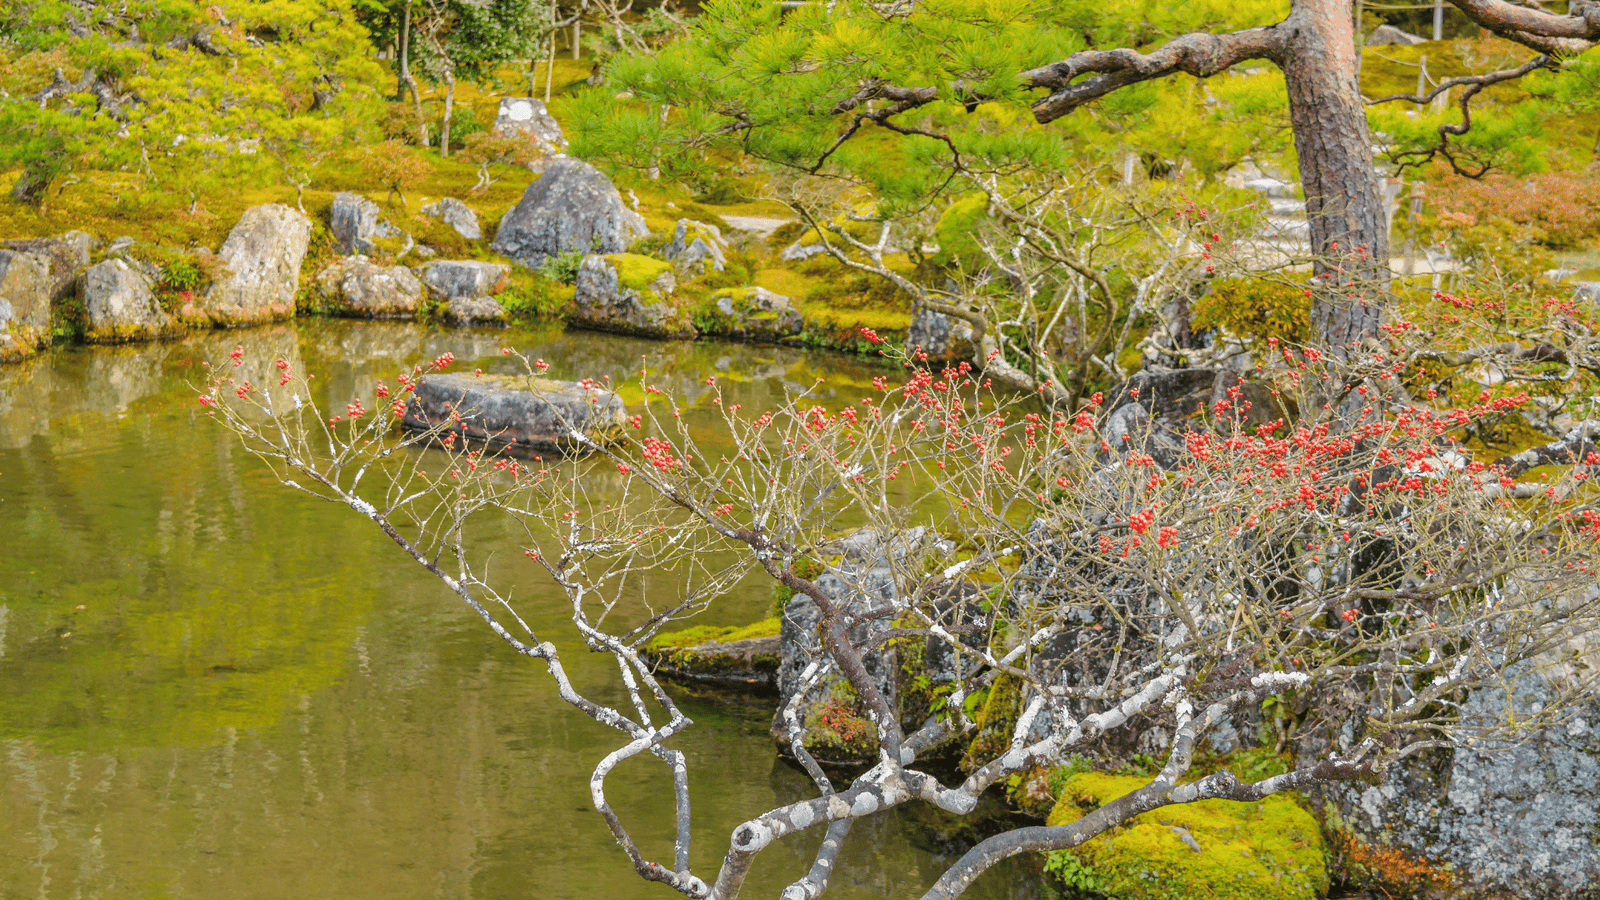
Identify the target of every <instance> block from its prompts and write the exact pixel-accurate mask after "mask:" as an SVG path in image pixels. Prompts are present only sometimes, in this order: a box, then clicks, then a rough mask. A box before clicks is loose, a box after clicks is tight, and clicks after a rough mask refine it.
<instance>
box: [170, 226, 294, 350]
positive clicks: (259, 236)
mask: <svg viewBox="0 0 1600 900" xmlns="http://www.w3.org/2000/svg"><path fill="white" fill-rule="evenodd" d="M310 240H311V220H310V219H308V218H306V217H305V215H304V214H303V213H301V212H299V211H298V210H296V209H293V208H292V207H288V206H284V205H283V204H281V203H265V204H262V205H260V206H252V207H250V208H249V209H247V210H245V212H244V215H243V216H241V217H240V218H239V224H237V225H235V226H234V227H233V231H232V232H230V233H229V234H228V239H227V240H226V241H224V242H223V244H222V249H221V250H220V251H218V253H217V256H218V257H219V258H220V259H221V261H222V263H223V265H224V267H225V268H226V271H227V274H225V275H223V276H222V277H219V278H217V279H216V280H215V281H213V282H212V283H211V285H210V286H209V287H207V288H206V290H205V293H204V294H202V295H201V296H200V297H199V298H198V299H196V300H195V301H193V302H190V303H186V304H184V305H183V308H182V309H180V310H179V313H178V314H179V317H180V318H182V319H183V320H184V321H185V322H189V323H195V324H210V325H216V326H220V327H229V326H235V325H249V324H254V323H257V322H269V321H276V320H280V319H288V318H292V317H293V316H294V296H295V292H296V291H297V290H298V289H299V286H300V264H301V262H303V261H304V260H305V256H306V245H307V243H308V242H309V241H310Z"/></svg>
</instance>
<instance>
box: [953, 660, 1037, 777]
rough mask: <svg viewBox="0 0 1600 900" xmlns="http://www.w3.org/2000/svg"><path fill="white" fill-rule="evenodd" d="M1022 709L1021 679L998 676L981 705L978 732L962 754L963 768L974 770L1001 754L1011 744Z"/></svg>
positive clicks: (977, 722) (964, 769) (967, 770)
mask: <svg viewBox="0 0 1600 900" xmlns="http://www.w3.org/2000/svg"><path fill="white" fill-rule="evenodd" d="M1021 711H1022V683H1021V682H1020V681H1019V680H1017V679H1016V678H1013V677H1011V676H1010V675H1001V676H1000V677H999V678H996V679H995V681H994V685H993V686H991V687H990V688H989V694H988V696H986V697H984V699H983V705H982V706H981V707H979V708H978V715H977V717H976V719H975V720H974V724H976V725H977V726H978V727H977V733H976V734H975V735H974V736H973V738H972V743H970V744H968V745H967V752H966V754H965V755H964V756H963V757H962V758H961V770H962V771H964V772H971V771H974V770H976V769H979V768H981V767H982V766H983V765H984V764H985V763H987V762H989V761H990V760H992V759H994V758H995V757H997V756H999V755H1000V754H1002V753H1004V752H1005V751H1006V748H1007V747H1009V746H1010V745H1011V732H1012V730H1013V729H1015V727H1016V724H1017V716H1018V714H1019V713H1021Z"/></svg>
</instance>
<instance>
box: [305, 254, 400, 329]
mask: <svg viewBox="0 0 1600 900" xmlns="http://www.w3.org/2000/svg"><path fill="white" fill-rule="evenodd" d="M313 290H314V291H315V296H316V298H317V300H318V302H319V305H320V306H322V307H323V308H324V309H327V310H329V311H332V312H334V313H337V314H339V315H343V316H352V317H355V318H364V319H410V318H414V317H415V316H416V315H417V311H418V310H419V309H420V308H421V306H422V298H423V294H424V289H423V285H422V282H421V281H419V280H418V279H417V277H416V275H414V274H413V273H412V271H411V270H410V269H408V268H406V267H405V266H385V265H381V264H379V263H376V262H373V261H372V260H370V259H368V258H367V257H365V256H359V255H358V256H342V257H337V258H335V259H334V260H333V261H332V262H331V263H329V264H328V267H327V268H326V269H323V270H322V271H321V272H319V273H318V274H317V277H316V280H315V283H314V287H313Z"/></svg>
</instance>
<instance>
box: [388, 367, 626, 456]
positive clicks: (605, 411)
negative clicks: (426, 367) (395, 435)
mask: <svg viewBox="0 0 1600 900" xmlns="http://www.w3.org/2000/svg"><path fill="white" fill-rule="evenodd" d="M455 415H459V416H460V418H461V424H463V425H465V426H466V427H465V428H464V429H463V428H458V429H457V433H459V434H462V435H464V436H465V437H466V438H467V439H468V440H469V441H471V442H473V443H480V444H487V445H488V446H489V448H490V449H491V450H508V451H510V452H512V453H515V454H531V453H551V452H556V453H570V452H573V451H581V450H582V447H581V445H580V444H579V442H578V441H575V440H574V439H573V437H572V432H573V431H574V430H577V431H581V432H582V433H583V434H584V435H586V436H587V437H588V438H589V439H590V440H592V441H594V442H595V443H597V444H606V443H610V442H611V441H614V440H616V439H617V437H618V436H620V435H621V434H622V427H623V425H624V424H625V423H626V421H627V408H626V407H624V406H623V404H622V398H620V397H618V396H617V395H616V394H613V393H611V392H610V391H607V390H604V389H602V388H598V387H584V386H583V385H581V384H577V383H575V382H571V381H553V380H549V379H544V378H528V377H527V376H508V375H484V376H481V377H474V376H471V375H427V376H424V377H423V378H422V380H421V381H420V382H419V383H418V384H417V390H416V393H415V395H414V396H413V397H412V399H411V401H410V402H409V403H408V404H407V406H406V414H405V418H404V419H403V423H404V425H405V427H406V428H407V429H408V430H411V431H427V430H428V429H431V428H436V427H438V426H440V425H446V424H449V423H451V422H452V420H453V417H454V416H455Z"/></svg>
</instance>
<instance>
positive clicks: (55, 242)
mask: <svg viewBox="0 0 1600 900" xmlns="http://www.w3.org/2000/svg"><path fill="white" fill-rule="evenodd" d="M91 243H92V241H91V239H90V237H89V235H87V234H85V233H84V232H82V231H68V232H66V233H65V234H58V235H56V236H55V237H47V238H28V239H25V240H16V241H0V249H5V250H12V251H15V252H17V253H26V254H29V255H30V256H36V257H40V258H42V259H43V260H44V262H45V264H46V265H47V266H48V267H49V269H50V301H51V302H52V303H60V302H62V301H64V300H67V299H69V298H71V297H72V295H73V292H74V291H75V290H76V285H77V279H78V273H79V272H82V271H83V268H84V266H87V265H88V264H89V245H90V244H91Z"/></svg>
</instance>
